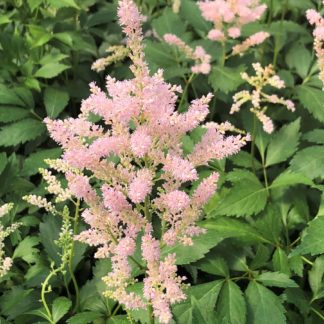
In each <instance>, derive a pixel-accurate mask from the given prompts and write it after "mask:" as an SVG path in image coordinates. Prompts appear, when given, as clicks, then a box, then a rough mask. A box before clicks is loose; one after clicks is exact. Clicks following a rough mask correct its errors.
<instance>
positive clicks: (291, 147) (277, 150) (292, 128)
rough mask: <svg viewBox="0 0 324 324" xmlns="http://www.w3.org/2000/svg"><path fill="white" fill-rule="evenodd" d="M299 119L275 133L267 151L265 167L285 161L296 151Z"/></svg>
mask: <svg viewBox="0 0 324 324" xmlns="http://www.w3.org/2000/svg"><path fill="white" fill-rule="evenodd" d="M299 129H300V118H298V119H296V120H295V121H294V122H292V123H290V124H288V125H285V126H283V127H282V128H281V129H280V130H279V131H278V132H276V133H275V134H274V135H273V136H272V139H271V141H270V143H269V146H268V149H267V157H266V166H267V167H268V166H270V165H273V164H277V163H280V162H283V161H286V160H287V159H288V158H289V157H291V156H292V155H293V154H294V153H295V152H296V150H297V146H298V143H299V137H300V133H299Z"/></svg>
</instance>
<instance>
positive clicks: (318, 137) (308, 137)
mask: <svg viewBox="0 0 324 324" xmlns="http://www.w3.org/2000/svg"><path fill="white" fill-rule="evenodd" d="M303 140H305V141H308V142H311V143H316V144H324V129H314V130H312V131H310V132H308V133H306V134H304V135H303Z"/></svg>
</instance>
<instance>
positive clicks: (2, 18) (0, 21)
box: [0, 15, 11, 25]
mask: <svg viewBox="0 0 324 324" xmlns="http://www.w3.org/2000/svg"><path fill="white" fill-rule="evenodd" d="M10 22H11V19H10V16H9V15H0V25H5V24H8V23H10Z"/></svg>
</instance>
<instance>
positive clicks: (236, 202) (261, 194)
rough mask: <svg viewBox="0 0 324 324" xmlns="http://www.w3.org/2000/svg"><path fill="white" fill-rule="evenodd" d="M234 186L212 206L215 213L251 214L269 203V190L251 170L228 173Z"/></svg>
mask: <svg viewBox="0 0 324 324" xmlns="http://www.w3.org/2000/svg"><path fill="white" fill-rule="evenodd" d="M228 178H229V180H230V181H232V182H233V183H234V184H233V187H232V188H231V190H229V192H228V193H227V194H226V195H225V197H223V198H221V199H219V200H218V202H217V203H216V204H215V206H213V208H211V210H212V211H211V212H210V217H213V215H226V216H250V215H253V214H257V213H259V212H260V211H261V210H262V209H263V208H264V207H265V205H266V203H267V192H266V190H265V188H264V187H263V185H262V184H261V182H260V181H259V179H258V178H257V177H256V176H255V175H254V174H253V173H252V172H250V171H247V170H244V171H243V170H240V171H233V172H231V173H230V174H229V175H228Z"/></svg>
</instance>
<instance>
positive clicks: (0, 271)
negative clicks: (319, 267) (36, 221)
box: [0, 203, 21, 278]
mask: <svg viewBox="0 0 324 324" xmlns="http://www.w3.org/2000/svg"><path fill="white" fill-rule="evenodd" d="M12 208H13V204H11V203H10V204H4V205H2V206H1V207H0V219H1V217H3V216H4V215H6V214H8V213H9V212H10V210H11V209H12ZM20 225H21V224H20V223H13V224H11V225H10V226H7V227H4V226H3V225H2V224H1V223H0V278H1V277H3V276H4V275H6V274H7V273H8V271H9V270H10V268H11V266H12V262H13V261H12V258H10V257H7V256H5V251H4V247H5V244H4V240H5V238H6V237H8V236H9V235H10V234H11V233H13V232H14V231H15V230H16V229H17V228H18V227H19V226H20Z"/></svg>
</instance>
